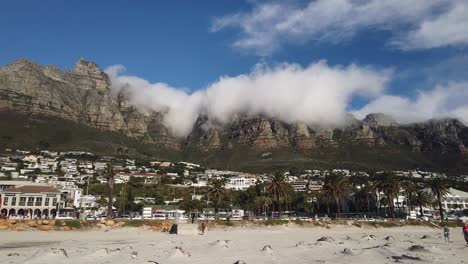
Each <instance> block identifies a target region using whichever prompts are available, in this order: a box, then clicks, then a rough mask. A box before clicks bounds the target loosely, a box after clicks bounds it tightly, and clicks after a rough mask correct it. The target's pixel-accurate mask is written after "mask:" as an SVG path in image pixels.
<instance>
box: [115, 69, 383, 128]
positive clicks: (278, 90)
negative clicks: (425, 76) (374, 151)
mask: <svg viewBox="0 0 468 264" xmlns="http://www.w3.org/2000/svg"><path fill="white" fill-rule="evenodd" d="M106 72H107V73H108V74H109V76H110V78H111V82H112V89H113V91H114V92H115V93H118V92H119V91H122V90H125V93H126V94H127V95H128V96H129V99H130V103H132V104H133V105H135V106H137V107H138V108H140V109H142V110H154V111H158V112H164V113H165V115H164V123H165V125H166V126H168V127H169V128H171V129H172V130H173V132H174V133H175V134H176V135H177V136H181V137H182V136H186V135H187V134H188V133H189V132H190V131H191V129H192V127H193V124H194V123H195V121H196V119H197V118H198V116H199V115H200V114H204V115H207V116H208V118H209V120H211V121H212V122H213V123H219V124H225V123H227V122H229V121H231V120H232V119H233V118H236V117H238V116H255V115H264V116H267V117H275V118H278V119H280V120H282V121H285V122H290V123H292V122H304V123H306V124H309V125H321V126H340V125H343V124H344V122H345V118H346V110H347V107H348V105H349V104H350V103H351V100H352V98H353V97H354V96H363V97H368V98H373V97H376V96H378V95H379V94H381V93H382V92H383V91H384V89H385V86H386V83H387V82H388V81H389V79H390V78H391V74H392V73H391V71H390V70H388V69H387V70H386V69H384V70H379V69H374V68H371V67H363V66H358V65H354V64H351V65H349V66H346V67H343V66H330V65H328V64H327V63H326V62H325V61H319V62H317V63H314V64H311V65H309V66H308V67H305V68H304V67H301V66H299V65H297V64H281V65H278V66H276V67H269V66H266V65H261V64H259V65H257V66H256V67H255V68H254V69H253V70H252V72H250V73H249V74H243V75H239V76H234V77H228V76H225V77H221V78H219V80H217V81H216V82H214V83H212V84H211V85H209V86H208V87H206V88H204V89H200V90H198V91H196V92H194V93H187V92H185V91H183V90H181V89H177V88H174V87H171V86H169V85H167V84H164V83H150V82H148V81H146V80H144V79H142V78H139V77H135V76H127V75H124V67H123V66H121V65H117V66H112V67H110V68H108V69H107V70H106Z"/></svg>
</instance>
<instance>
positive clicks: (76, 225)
mask: <svg viewBox="0 0 468 264" xmlns="http://www.w3.org/2000/svg"><path fill="white" fill-rule="evenodd" d="M56 223H57V222H56ZM65 224H66V225H67V226H69V227H71V228H80V227H81V222H80V220H65Z"/></svg>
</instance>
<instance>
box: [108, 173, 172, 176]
mask: <svg viewBox="0 0 468 264" xmlns="http://www.w3.org/2000/svg"><path fill="white" fill-rule="evenodd" d="M116 176H128V177H164V176H166V174H157V173H124V172H120V173H117V175H116Z"/></svg>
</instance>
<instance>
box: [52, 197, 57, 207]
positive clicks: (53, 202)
mask: <svg viewBox="0 0 468 264" xmlns="http://www.w3.org/2000/svg"><path fill="white" fill-rule="evenodd" d="M52 206H57V198H53V199H52Z"/></svg>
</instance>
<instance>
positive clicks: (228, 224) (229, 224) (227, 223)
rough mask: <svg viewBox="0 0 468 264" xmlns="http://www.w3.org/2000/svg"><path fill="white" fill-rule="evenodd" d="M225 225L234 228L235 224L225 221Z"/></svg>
mask: <svg viewBox="0 0 468 264" xmlns="http://www.w3.org/2000/svg"><path fill="white" fill-rule="evenodd" d="M224 225H225V226H233V225H234V224H233V223H232V222H231V221H229V220H226V221H224Z"/></svg>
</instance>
